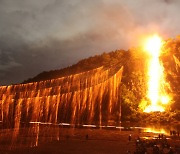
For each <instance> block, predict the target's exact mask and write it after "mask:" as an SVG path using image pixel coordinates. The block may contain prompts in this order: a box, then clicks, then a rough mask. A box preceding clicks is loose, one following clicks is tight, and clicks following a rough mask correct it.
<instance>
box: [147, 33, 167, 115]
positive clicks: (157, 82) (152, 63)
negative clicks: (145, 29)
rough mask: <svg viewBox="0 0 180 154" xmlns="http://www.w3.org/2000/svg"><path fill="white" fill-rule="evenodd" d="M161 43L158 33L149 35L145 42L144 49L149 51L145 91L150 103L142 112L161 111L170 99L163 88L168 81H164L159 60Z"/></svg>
mask: <svg viewBox="0 0 180 154" xmlns="http://www.w3.org/2000/svg"><path fill="white" fill-rule="evenodd" d="M162 45H163V41H162V39H161V38H160V37H159V36H158V35H153V36H152V37H150V38H149V39H148V40H147V42H146V44H145V51H147V52H148V53H149V57H150V58H149V66H148V92H147V97H148V99H149V100H150V105H149V106H147V107H146V108H145V110H144V112H154V111H160V112H163V111H165V109H166V105H167V104H168V103H169V101H170V97H169V96H168V94H167V92H166V90H165V86H166V85H167V84H168V83H166V81H165V77H164V68H163V66H162V64H161V62H160V60H159V57H160V55H161V51H162V50H161V48H162Z"/></svg>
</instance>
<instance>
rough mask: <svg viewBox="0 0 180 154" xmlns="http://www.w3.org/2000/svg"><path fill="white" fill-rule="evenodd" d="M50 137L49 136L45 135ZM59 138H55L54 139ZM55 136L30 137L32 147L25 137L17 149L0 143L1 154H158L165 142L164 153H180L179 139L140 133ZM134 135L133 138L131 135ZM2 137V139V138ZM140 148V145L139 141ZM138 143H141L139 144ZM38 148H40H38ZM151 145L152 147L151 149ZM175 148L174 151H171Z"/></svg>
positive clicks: (102, 131) (73, 132)
mask: <svg viewBox="0 0 180 154" xmlns="http://www.w3.org/2000/svg"><path fill="white" fill-rule="evenodd" d="M46 133H47V132H46ZM55 134H56V135H55ZM55 134H53V135H52V132H50V131H49V136H47V135H46V137H45V136H43V135H42V134H39V136H38V138H36V137H37V136H36V134H35V135H34V137H35V139H36V140H34V137H31V138H30V140H34V142H31V147H27V146H25V142H26V141H27V138H28V137H29V136H24V137H23V138H26V140H24V141H22V140H21V142H20V141H19V144H18V146H13V144H12V145H11V146H7V145H6V143H7V142H1V147H0V153H2V154H3V153H5V154H9V153H10V154H11V153H13V154H18V153H20V154H24V153H25V154H26V153H27V154H41V153H42V154H46V153H47V154H51V153H52V154H59V153H60V154H61V153H62V154H76V153H78V154H79V153H80V154H81V153H82V154H84V153H93V154H116V153H117V154H126V153H128V152H127V151H129V153H134V152H137V148H140V149H141V148H142V145H143V146H146V147H147V148H146V150H147V153H150V154H151V153H155V151H153V150H154V145H152V143H154V144H156V145H157V146H158V147H159V149H161V148H162V143H164V139H165V140H166V141H167V143H168V145H164V148H163V151H162V152H163V153H168V152H169V151H170V149H173V152H174V153H175V151H176V153H180V151H179V149H180V138H179V137H178V136H168V135H166V136H165V135H163V139H162V138H160V139H159V134H157V133H148V132H141V131H139V130H134V131H132V130H128V131H127V130H126V131H122V130H114V129H73V128H61V129H60V131H59V134H58V136H57V133H55ZM130 134H131V138H129V135H130ZM1 137H2V136H1ZM138 140H140V142H141V145H140V144H139V141H138ZM137 141H138V143H137ZM36 145H37V146H36ZM151 145H152V146H151ZM170 147H172V148H170ZM137 153H138V154H140V152H137Z"/></svg>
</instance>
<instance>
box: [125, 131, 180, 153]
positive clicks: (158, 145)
mask: <svg viewBox="0 0 180 154" xmlns="http://www.w3.org/2000/svg"><path fill="white" fill-rule="evenodd" d="M175 134H176V135H177V136H179V133H178V132H175V131H172V134H171V135H175ZM128 140H129V141H131V140H132V137H131V134H130V135H129V137H128ZM135 145H136V149H135V152H134V154H147V153H149V152H150V153H152V154H165V153H166V154H178V153H179V152H180V151H179V150H180V147H179V146H177V147H174V148H172V147H171V146H170V144H169V143H168V140H167V138H166V136H165V135H163V134H159V135H158V136H157V137H156V138H153V139H144V138H140V137H138V138H137V139H136V140H135ZM127 153H128V154H130V153H131V152H130V151H127Z"/></svg>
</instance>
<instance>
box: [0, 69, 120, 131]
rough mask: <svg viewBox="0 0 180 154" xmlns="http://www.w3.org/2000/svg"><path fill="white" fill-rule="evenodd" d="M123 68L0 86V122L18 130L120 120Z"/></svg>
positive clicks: (98, 123)
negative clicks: (37, 124)
mask: <svg viewBox="0 0 180 154" xmlns="http://www.w3.org/2000/svg"><path fill="white" fill-rule="evenodd" d="M122 71H123V68H122V67H118V66H113V67H111V68H109V69H107V68H104V67H100V68H97V69H94V70H91V71H87V72H83V73H80V74H75V75H70V76H66V77H62V78H58V79H53V80H47V81H41V82H34V83H28V84H19V85H10V86H2V87H0V121H1V122H2V124H3V127H15V128H19V127H20V125H22V124H28V123H30V122H44V123H53V124H59V123H71V124H97V125H101V124H102V123H105V124H106V123H108V121H110V120H113V121H116V122H118V121H119V120H120V83H121V76H122Z"/></svg>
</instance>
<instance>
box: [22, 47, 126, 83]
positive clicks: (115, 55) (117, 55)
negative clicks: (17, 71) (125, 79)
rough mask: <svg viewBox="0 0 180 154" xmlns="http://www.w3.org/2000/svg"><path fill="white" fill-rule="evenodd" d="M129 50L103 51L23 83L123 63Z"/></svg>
mask: <svg viewBox="0 0 180 154" xmlns="http://www.w3.org/2000/svg"><path fill="white" fill-rule="evenodd" d="M126 54H127V52H126V51H123V50H117V51H114V52H110V53H103V54H102V55H96V56H94V57H89V58H87V59H83V60H81V61H79V62H78V63H77V64H74V65H72V66H69V67H67V68H63V69H60V70H51V71H44V72H42V73H40V74H38V75H37V76H35V77H34V78H30V79H28V80H25V81H24V82H23V83H29V82H36V81H42V80H49V79H56V78H59V77H63V76H67V75H72V74H76V73H81V72H84V71H88V70H92V69H95V68H97V67H100V66H105V67H108V66H110V65H115V64H117V63H123V62H122V60H123V59H125V56H126Z"/></svg>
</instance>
